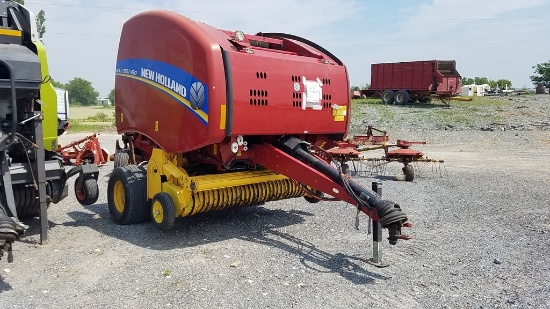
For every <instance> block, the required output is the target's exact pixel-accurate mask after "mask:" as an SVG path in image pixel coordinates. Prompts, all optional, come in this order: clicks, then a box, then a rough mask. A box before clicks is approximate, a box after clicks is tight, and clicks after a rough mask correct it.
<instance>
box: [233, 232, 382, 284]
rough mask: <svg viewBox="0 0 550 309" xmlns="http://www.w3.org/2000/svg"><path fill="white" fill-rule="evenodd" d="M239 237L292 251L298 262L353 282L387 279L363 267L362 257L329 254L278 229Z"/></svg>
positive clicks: (366, 282)
mask: <svg viewBox="0 0 550 309" xmlns="http://www.w3.org/2000/svg"><path fill="white" fill-rule="evenodd" d="M275 238H278V239H275ZM241 239H244V240H247V241H250V242H254V243H258V244H262V245H266V246H270V247H274V248H278V249H281V250H284V251H286V252H288V253H292V254H294V255H296V256H299V257H300V262H301V263H302V264H303V265H304V266H305V267H307V268H309V269H311V270H314V271H317V272H321V273H337V274H339V275H340V276H341V277H342V278H345V279H347V280H349V281H351V282H352V283H353V284H372V283H374V281H375V279H379V280H387V279H389V278H388V277H386V276H383V275H379V274H376V273H372V272H370V271H368V270H366V269H363V268H362V267H361V265H360V264H359V263H361V264H363V263H364V262H365V260H364V259H361V258H358V257H354V256H349V255H344V254H341V253H336V254H331V253H328V252H325V251H323V250H320V249H318V248H316V247H315V245H314V244H312V243H309V242H304V241H303V240H301V239H299V238H296V237H294V236H292V235H288V234H286V233H282V232H280V231H276V230H268V231H266V232H265V233H264V234H263V235H262V236H260V237H251V238H249V237H241Z"/></svg>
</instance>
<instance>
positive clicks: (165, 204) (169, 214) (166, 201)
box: [151, 192, 176, 231]
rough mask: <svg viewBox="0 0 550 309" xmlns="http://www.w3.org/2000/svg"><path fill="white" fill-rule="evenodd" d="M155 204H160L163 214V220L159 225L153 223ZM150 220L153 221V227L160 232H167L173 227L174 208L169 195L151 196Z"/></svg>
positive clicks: (174, 219) (155, 222)
mask: <svg viewBox="0 0 550 309" xmlns="http://www.w3.org/2000/svg"><path fill="white" fill-rule="evenodd" d="M156 202H159V203H160V205H161V207H162V212H163V215H162V219H163V220H162V222H160V223H158V222H157V221H155V219H154V217H153V216H154V214H153V205H155V203H156ZM151 220H153V223H154V224H155V226H156V227H157V228H158V229H159V230H161V231H168V230H170V229H172V228H173V227H174V223H175V222H176V207H175V205H174V201H173V200H172V197H171V196H170V194H168V193H166V192H159V193H157V194H155V196H153V199H152V200H151Z"/></svg>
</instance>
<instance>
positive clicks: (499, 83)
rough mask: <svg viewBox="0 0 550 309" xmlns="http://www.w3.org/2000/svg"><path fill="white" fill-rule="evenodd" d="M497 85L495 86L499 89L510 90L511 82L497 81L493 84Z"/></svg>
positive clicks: (505, 80) (506, 80)
mask: <svg viewBox="0 0 550 309" xmlns="http://www.w3.org/2000/svg"><path fill="white" fill-rule="evenodd" d="M495 83H496V84H497V86H498V87H499V88H500V89H506V87H508V88H512V81H510V80H508V79H503V78H501V79H499V80H497V81H496V82H495Z"/></svg>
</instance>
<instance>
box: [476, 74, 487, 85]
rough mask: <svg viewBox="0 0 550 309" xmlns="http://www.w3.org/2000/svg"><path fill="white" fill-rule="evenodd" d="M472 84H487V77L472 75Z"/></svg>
mask: <svg viewBox="0 0 550 309" xmlns="http://www.w3.org/2000/svg"><path fill="white" fill-rule="evenodd" d="M474 84H476V85H483V84H489V79H488V78H487V77H477V76H476V77H474Z"/></svg>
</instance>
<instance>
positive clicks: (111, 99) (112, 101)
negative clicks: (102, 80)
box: [107, 89, 115, 105]
mask: <svg viewBox="0 0 550 309" xmlns="http://www.w3.org/2000/svg"><path fill="white" fill-rule="evenodd" d="M107 99H109V101H111V104H113V105H115V89H113V90H111V92H109V95H108V96H107Z"/></svg>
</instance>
